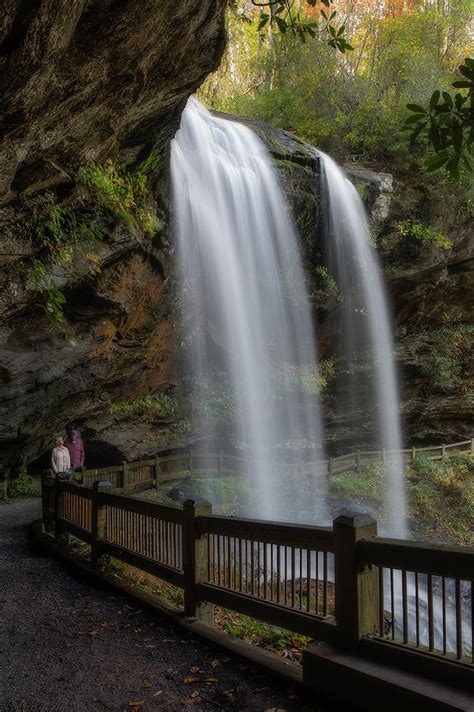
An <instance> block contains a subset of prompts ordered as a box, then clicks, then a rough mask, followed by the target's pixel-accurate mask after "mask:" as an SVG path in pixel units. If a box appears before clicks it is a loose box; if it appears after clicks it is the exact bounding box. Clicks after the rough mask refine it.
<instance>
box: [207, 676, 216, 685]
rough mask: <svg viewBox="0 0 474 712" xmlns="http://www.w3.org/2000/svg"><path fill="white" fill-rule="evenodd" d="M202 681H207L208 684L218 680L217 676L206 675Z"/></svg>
mask: <svg viewBox="0 0 474 712" xmlns="http://www.w3.org/2000/svg"><path fill="white" fill-rule="evenodd" d="M204 682H207V683H208V684H209V685H210V684H211V683H213V682H218V680H217V677H207V678H206V679H205V680H204Z"/></svg>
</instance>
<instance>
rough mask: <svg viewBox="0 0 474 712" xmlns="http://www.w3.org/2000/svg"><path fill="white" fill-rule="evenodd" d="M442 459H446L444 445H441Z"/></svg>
mask: <svg viewBox="0 0 474 712" xmlns="http://www.w3.org/2000/svg"><path fill="white" fill-rule="evenodd" d="M441 457H446V445H445V444H444V443H443V444H442V445H441Z"/></svg>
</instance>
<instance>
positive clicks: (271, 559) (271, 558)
mask: <svg viewBox="0 0 474 712" xmlns="http://www.w3.org/2000/svg"><path fill="white" fill-rule="evenodd" d="M273 552H274V545H273V544H270V601H272V602H273V588H274V577H275V572H274V570H273Z"/></svg>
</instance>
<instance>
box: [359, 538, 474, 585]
mask: <svg viewBox="0 0 474 712" xmlns="http://www.w3.org/2000/svg"><path fill="white" fill-rule="evenodd" d="M357 560H358V562H359V563H364V564H375V565H378V566H385V567H387V568H394V569H406V570H407V571H416V572H418V573H425V574H433V575H434V576H448V577H458V578H460V579H463V580H466V581H472V580H474V547H472V546H455V545H454V544H452V545H450V544H425V543H422V542H416V541H405V540H404V539H384V538H381V537H377V538H374V539H362V540H360V541H359V542H357Z"/></svg>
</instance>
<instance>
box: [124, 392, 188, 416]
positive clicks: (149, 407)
mask: <svg viewBox="0 0 474 712" xmlns="http://www.w3.org/2000/svg"><path fill="white" fill-rule="evenodd" d="M177 411H178V401H177V399H176V397H175V396H172V395H169V394H167V393H159V394H158V395H156V396H144V397H143V398H140V399H138V400H134V401H121V402H119V403H114V404H113V405H112V406H111V408H110V412H111V413H114V414H117V415H159V416H160V417H162V418H173V417H175V416H176V414H177Z"/></svg>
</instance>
